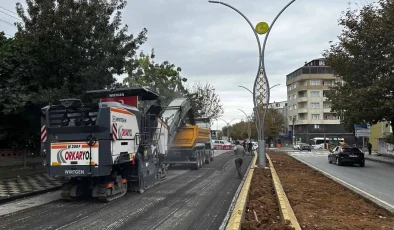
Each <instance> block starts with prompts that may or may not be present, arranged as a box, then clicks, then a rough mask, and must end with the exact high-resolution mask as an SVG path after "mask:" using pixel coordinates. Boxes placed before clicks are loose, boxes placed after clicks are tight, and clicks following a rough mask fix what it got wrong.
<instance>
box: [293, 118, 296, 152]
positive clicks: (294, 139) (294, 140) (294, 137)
mask: <svg viewBox="0 0 394 230" xmlns="http://www.w3.org/2000/svg"><path fill="white" fill-rule="evenodd" d="M294 123H295V116H293V146H294V145H295V143H296V136H295V128H294Z"/></svg>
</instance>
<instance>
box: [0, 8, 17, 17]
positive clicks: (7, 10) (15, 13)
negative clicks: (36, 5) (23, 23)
mask: <svg viewBox="0 0 394 230" xmlns="http://www.w3.org/2000/svg"><path fill="white" fill-rule="evenodd" d="M0 8H2V9H4V10H6V11H8V12H10V13H13V14H15V15H18V14H17V13H15V12H13V11H11V10H8V9H6V8H4V7H2V6H0Z"/></svg>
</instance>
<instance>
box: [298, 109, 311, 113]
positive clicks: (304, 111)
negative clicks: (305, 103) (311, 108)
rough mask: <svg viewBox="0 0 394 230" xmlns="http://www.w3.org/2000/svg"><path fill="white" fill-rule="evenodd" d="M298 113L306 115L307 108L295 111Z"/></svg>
mask: <svg viewBox="0 0 394 230" xmlns="http://www.w3.org/2000/svg"><path fill="white" fill-rule="evenodd" d="M297 112H298V113H308V109H307V108H300V109H298V111H297Z"/></svg>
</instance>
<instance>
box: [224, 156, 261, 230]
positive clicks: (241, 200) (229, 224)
mask: <svg viewBox="0 0 394 230" xmlns="http://www.w3.org/2000/svg"><path fill="white" fill-rule="evenodd" d="M256 161H257V153H256V152H255V154H254V157H253V159H252V160H251V162H250V164H249V167H248V170H247V171H246V173H245V175H244V178H243V179H242V182H241V184H240V185H239V186H238V189H237V191H236V193H235V195H234V198H233V200H232V202H231V205H230V208H229V210H228V212H227V215H226V217H225V218H224V220H223V222H222V225H221V226H220V228H219V230H223V229H231V230H233V229H236V230H238V229H241V224H242V222H243V219H244V216H245V208H246V204H247V198H248V194H249V188H250V182H251V181H252V176H253V172H254V165H256Z"/></svg>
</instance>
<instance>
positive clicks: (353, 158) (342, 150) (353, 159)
mask: <svg viewBox="0 0 394 230" xmlns="http://www.w3.org/2000/svg"><path fill="white" fill-rule="evenodd" d="M328 163H330V164H331V163H335V164H336V165H338V166H342V165H344V164H349V165H353V164H358V165H360V166H361V167H364V166H365V158H364V153H363V152H362V151H361V150H360V149H359V148H357V147H351V146H348V145H344V146H337V147H335V148H334V149H333V150H330V154H329V155H328Z"/></svg>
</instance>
